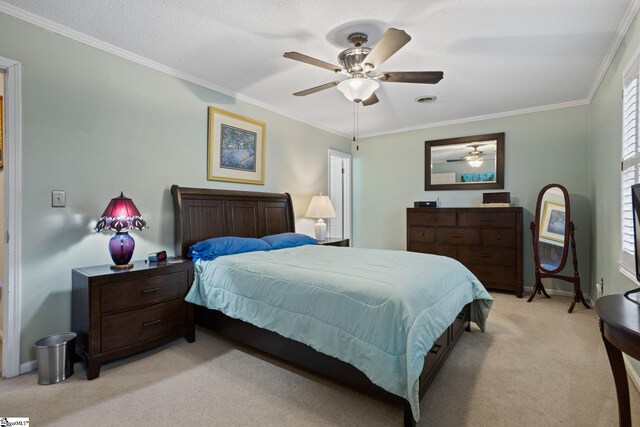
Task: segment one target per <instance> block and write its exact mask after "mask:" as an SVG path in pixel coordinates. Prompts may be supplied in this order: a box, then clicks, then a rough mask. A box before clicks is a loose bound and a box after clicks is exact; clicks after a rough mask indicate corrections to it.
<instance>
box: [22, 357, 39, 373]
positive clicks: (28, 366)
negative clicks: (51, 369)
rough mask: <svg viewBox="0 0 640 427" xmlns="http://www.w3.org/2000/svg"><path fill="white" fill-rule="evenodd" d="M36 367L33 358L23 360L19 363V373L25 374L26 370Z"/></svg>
mask: <svg viewBox="0 0 640 427" xmlns="http://www.w3.org/2000/svg"><path fill="white" fill-rule="evenodd" d="M36 369H38V362H36V361H35V360H30V361H28V362H24V363H22V364H21V365H20V375H22V374H26V373H27V372H31V371H35V370H36Z"/></svg>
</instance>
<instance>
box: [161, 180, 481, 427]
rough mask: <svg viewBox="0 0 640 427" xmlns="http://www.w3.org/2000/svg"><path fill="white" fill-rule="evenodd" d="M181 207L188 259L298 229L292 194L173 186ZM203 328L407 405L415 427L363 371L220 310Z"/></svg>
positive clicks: (181, 238) (208, 315)
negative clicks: (233, 242)
mask: <svg viewBox="0 0 640 427" xmlns="http://www.w3.org/2000/svg"><path fill="white" fill-rule="evenodd" d="M171 194H172V195H173V201H174V208H175V252H176V256H178V257H186V255H187V249H188V248H189V246H191V245H192V244H194V243H196V242H199V241H201V240H205V239H208V238H212V237H221V236H239V237H262V236H266V235H269V234H276V233H284V232H293V231H295V218H294V214H293V205H292V203H291V196H290V195H289V194H288V193H262V192H246V191H230V190H212V189H201V188H183V187H178V186H177V185H173V186H172V187H171ZM469 319H470V311H469V305H466V306H465V307H464V309H463V310H462V311H461V312H460V314H459V315H458V317H457V318H456V320H455V321H454V322H453V324H451V326H450V327H449V328H448V329H447V330H446V331H445V332H444V333H443V334H442V335H441V336H440V338H438V339H437V340H436V342H435V343H434V345H433V347H432V349H431V350H430V352H429V353H428V354H427V356H426V357H425V364H424V368H423V370H422V374H421V375H420V398H422V397H423V396H424V394H425V392H426V391H427V387H428V386H429V385H430V384H431V382H432V381H433V379H434V378H435V376H436V374H437V372H438V370H439V369H440V367H441V366H442V365H443V363H444V361H445V360H446V358H447V357H448V356H449V353H450V352H451V350H452V348H453V347H454V345H455V344H456V342H457V341H458V339H459V338H460V336H461V335H462V332H463V330H464V329H466V330H469V326H470V321H469ZM195 321H196V324H197V325H200V326H203V327H205V328H207V329H210V330H212V331H215V332H217V333H218V334H220V335H222V336H224V337H227V338H229V339H232V340H234V341H238V342H240V343H243V344H246V345H248V346H250V347H253V348H255V349H258V350H261V351H263V352H265V353H267V354H269V355H272V356H276V357H278V358H280V359H284V360H286V361H288V362H291V363H293V364H295V365H298V366H300V367H303V368H306V369H308V370H310V371H312V372H314V373H316V374H320V375H322V376H324V377H328V378H331V379H332V380H335V381H337V382H339V383H342V384H345V385H347V386H350V387H352V388H355V389H356V390H358V391H361V392H364V393H366V394H368V395H371V396H374V397H377V398H381V399H383V400H384V401H386V402H389V403H392V404H396V405H401V406H402V407H403V410H404V425H405V426H406V427H408V426H415V424H416V421H415V420H414V418H413V415H412V413H411V407H410V406H409V402H408V401H407V400H405V399H404V398H401V397H399V396H396V395H394V394H391V393H389V392H388V391H386V390H383V389H382V388H380V387H378V386H377V385H375V384H373V383H372V382H371V381H370V380H369V379H368V378H367V377H366V376H365V375H364V374H363V373H362V372H361V371H360V370H358V369H357V368H355V367H354V366H352V365H350V364H348V363H346V362H342V361H341V360H338V359H336V358H334V357H331V356H327V355H325V354H323V353H320V352H318V351H316V350H314V349H313V348H311V347H309V346H308V345H306V344H302V343H300V342H298V341H294V340H291V339H289V338H285V337H283V336H281V335H279V334H277V333H275V332H271V331H268V330H265V329H262V328H259V327H257V326H254V325H251V324H249V323H246V322H243V321H240V320H237V319H233V318H230V317H228V316H226V315H224V314H222V313H221V312H219V311H216V310H210V309H207V308H205V307H202V306H196V307H195Z"/></svg>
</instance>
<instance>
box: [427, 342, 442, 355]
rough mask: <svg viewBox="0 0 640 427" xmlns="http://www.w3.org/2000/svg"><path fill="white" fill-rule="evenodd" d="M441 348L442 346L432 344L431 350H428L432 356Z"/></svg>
mask: <svg viewBox="0 0 640 427" xmlns="http://www.w3.org/2000/svg"><path fill="white" fill-rule="evenodd" d="M441 348H442V346H441V345H440V344H434V345H433V347H431V350H429V352H430V353H433V354H438V352H439V351H440V349H441Z"/></svg>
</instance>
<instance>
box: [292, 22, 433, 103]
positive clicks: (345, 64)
mask: <svg viewBox="0 0 640 427" xmlns="http://www.w3.org/2000/svg"><path fill="white" fill-rule="evenodd" d="M347 40H348V41H349V43H351V44H352V45H353V46H354V47H350V48H348V49H345V50H343V51H342V52H340V54H339V55H338V62H339V63H340V66H338V65H335V64H331V63H329V62H325V61H322V60H320V59H316V58H312V57H311V56H307V55H304V54H302V53H298V52H285V54H284V55H283V56H284V57H285V58H289V59H293V60H295V61H300V62H305V63H307V64H311V65H315V66H316V67H321V68H325V69H327V70H330V71H333V72H334V73H341V74H346V75H348V76H349V78H348V79H346V80H342V81H340V80H336V81H333V82H330V83H325V84H323V85H320V86H315V87H312V88H309V89H305V90H301V91H299V92H296V93H294V95H295V96H306V95H311V94H312V93H316V92H320V91H322V90H325V89H329V88H332V87H334V86H337V87H338V90H339V91H340V92H342V93H343V94H344V96H345V97H346V98H347V99H348V100H350V101H355V102H362V105H365V106H366V105H372V104H375V103H376V102H378V101H379V99H378V97H377V96H376V94H375V91H376V89H378V87H379V86H380V84H379V82H389V83H426V84H436V83H438V82H439V81H440V80H442V77H443V75H444V74H443V72H442V71H387V72H378V74H376V75H374V76H371V75H370V73H371V72H372V71H373V70H375V69H377V68H378V67H379V66H381V65H382V64H383V63H384V62H385V61H386V60H387V59H389V58H390V57H391V56H392V55H393V54H395V53H396V52H397V51H399V50H400V49H401V48H402V47H403V46H404V45H405V44H407V43H408V42H409V40H411V36H409V35H408V34H407V33H406V32H405V31H404V30H398V29H396V28H389V29H388V30H387V31H386V32H385V33H384V34H383V36H382V38H381V39H380V41H379V42H378V43H377V44H376V45H375V46H374V47H373V48H370V47H366V46H363V45H364V44H365V43H366V42H367V40H368V38H367V35H366V34H364V33H353V34H351V35H349V37H347Z"/></svg>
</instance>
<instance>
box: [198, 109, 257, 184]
mask: <svg viewBox="0 0 640 427" xmlns="http://www.w3.org/2000/svg"><path fill="white" fill-rule="evenodd" d="M265 139H266V125H265V123H263V122H259V121H257V120H253V119H249V118H247V117H243V116H240V115H238V114H234V113H230V112H228V111H224V110H220V109H218V108H215V107H209V150H208V154H207V155H208V161H207V179H208V180H211V181H230V182H243V183H246V184H259V185H264V158H265Z"/></svg>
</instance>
